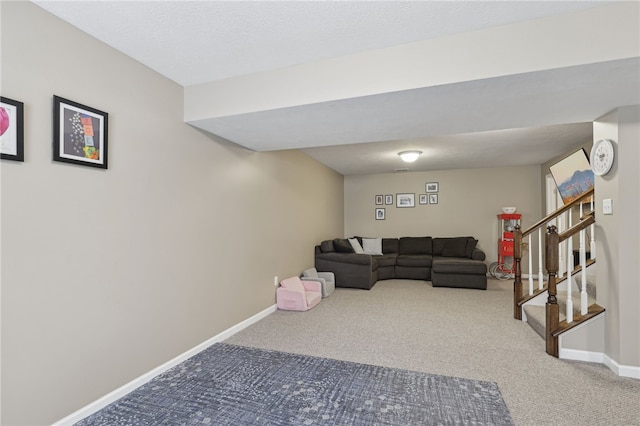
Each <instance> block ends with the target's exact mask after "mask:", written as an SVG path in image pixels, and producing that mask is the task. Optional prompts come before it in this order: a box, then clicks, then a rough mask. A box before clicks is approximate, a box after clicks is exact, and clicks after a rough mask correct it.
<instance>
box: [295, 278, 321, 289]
mask: <svg viewBox="0 0 640 426" xmlns="http://www.w3.org/2000/svg"><path fill="white" fill-rule="evenodd" d="M300 279H301V280H304V281H317V282H319V283H320V287H321V288H322V286H324V285H325V283H326V281H325V279H324V278H320V277H302V278H300ZM304 281H303V284H302V285H304ZM305 288H306V287H305Z"/></svg>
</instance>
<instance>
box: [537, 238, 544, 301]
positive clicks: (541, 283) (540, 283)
mask: <svg viewBox="0 0 640 426" xmlns="http://www.w3.org/2000/svg"><path fill="white" fill-rule="evenodd" d="M543 245H544V241H543V240H542V228H538V289H540V290H542V288H543V287H544V273H543V272H542V246H543Z"/></svg>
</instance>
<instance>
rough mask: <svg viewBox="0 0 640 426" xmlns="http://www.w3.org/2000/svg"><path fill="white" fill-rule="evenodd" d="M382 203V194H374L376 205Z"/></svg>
mask: <svg viewBox="0 0 640 426" xmlns="http://www.w3.org/2000/svg"><path fill="white" fill-rule="evenodd" d="M381 205H382V195H376V206H381Z"/></svg>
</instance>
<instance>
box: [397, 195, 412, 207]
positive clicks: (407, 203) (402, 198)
mask: <svg viewBox="0 0 640 426" xmlns="http://www.w3.org/2000/svg"><path fill="white" fill-rule="evenodd" d="M415 206H416V194H410V193H409V194H396V207H399V208H405V207H415Z"/></svg>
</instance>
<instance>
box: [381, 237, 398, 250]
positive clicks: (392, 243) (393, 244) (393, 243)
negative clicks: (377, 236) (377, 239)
mask: <svg viewBox="0 0 640 426" xmlns="http://www.w3.org/2000/svg"><path fill="white" fill-rule="evenodd" d="M382 253H384V254H390V253H398V239H397V238H383V239H382Z"/></svg>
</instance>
